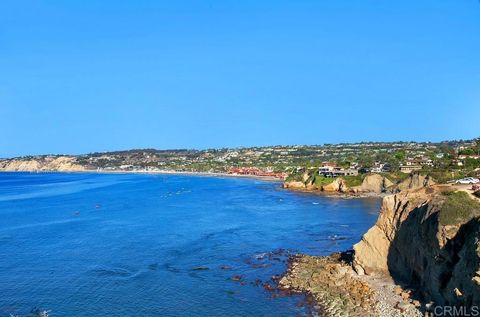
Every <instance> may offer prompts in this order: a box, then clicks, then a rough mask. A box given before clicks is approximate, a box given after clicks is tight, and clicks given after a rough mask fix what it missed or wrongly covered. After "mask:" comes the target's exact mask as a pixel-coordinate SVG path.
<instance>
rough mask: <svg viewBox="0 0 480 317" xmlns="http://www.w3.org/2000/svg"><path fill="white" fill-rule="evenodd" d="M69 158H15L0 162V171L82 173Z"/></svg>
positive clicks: (79, 167)
mask: <svg viewBox="0 0 480 317" xmlns="http://www.w3.org/2000/svg"><path fill="white" fill-rule="evenodd" d="M83 170H85V167H83V166H82V165H80V164H78V162H77V159H76V158H75V157H71V156H46V157H38V158H16V159H6V160H0V171H4V172H41V171H59V172H65V171H83Z"/></svg>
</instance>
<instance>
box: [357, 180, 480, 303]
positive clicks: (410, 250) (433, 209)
mask: <svg viewBox="0 0 480 317" xmlns="http://www.w3.org/2000/svg"><path fill="white" fill-rule="evenodd" d="M451 188H452V187H451V186H443V187H442V186H433V187H421V188H418V189H413V190H404V191H401V192H400V193H398V194H395V195H390V196H387V197H385V198H384V200H383V205H382V208H381V212H380V215H379V218H378V220H377V222H376V224H375V225H374V226H373V227H372V228H371V229H370V230H369V231H368V232H367V233H366V234H365V235H364V236H363V238H362V240H361V241H360V242H359V243H358V244H356V245H355V246H354V250H355V256H354V261H353V267H354V268H355V270H356V271H357V272H359V273H367V274H388V275H390V276H391V277H393V279H394V280H395V281H396V282H397V283H399V284H401V285H404V286H407V287H411V288H414V289H416V290H418V294H419V297H420V298H419V299H421V300H423V301H427V302H428V301H434V302H435V303H436V304H439V305H461V306H471V305H480V242H479V239H480V218H479V216H480V201H478V200H477V199H476V198H474V196H473V195H470V194H468V193H467V192H465V191H457V192H455V191H452V189H451Z"/></svg>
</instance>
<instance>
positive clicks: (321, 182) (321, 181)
mask: <svg viewBox="0 0 480 317" xmlns="http://www.w3.org/2000/svg"><path fill="white" fill-rule="evenodd" d="M334 180H335V178H334V177H324V176H322V175H315V180H314V182H313V183H314V185H315V187H316V188H321V187H322V186H325V185H328V184H331V183H333V181H334Z"/></svg>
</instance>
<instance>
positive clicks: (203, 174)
mask: <svg viewBox="0 0 480 317" xmlns="http://www.w3.org/2000/svg"><path fill="white" fill-rule="evenodd" d="M0 173H32V174H35V173H76V174H81V173H86V174H88V173H90V174H144V175H186V176H197V177H231V178H249V179H257V180H262V181H268V182H278V183H281V182H283V180H282V179H279V178H276V177H272V176H258V175H243V174H229V173H212V172H186V171H185V172H183V171H169V170H159V171H148V170H143V171H142V170H140V171H119V170H63V171H58V170H45V171H5V170H0Z"/></svg>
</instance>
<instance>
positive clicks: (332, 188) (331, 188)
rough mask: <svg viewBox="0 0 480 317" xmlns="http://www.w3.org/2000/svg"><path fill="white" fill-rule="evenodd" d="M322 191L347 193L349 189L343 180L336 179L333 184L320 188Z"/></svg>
mask: <svg viewBox="0 0 480 317" xmlns="http://www.w3.org/2000/svg"><path fill="white" fill-rule="evenodd" d="M322 190H323V191H325V192H340V193H346V192H348V190H349V188H348V186H347V184H346V183H345V181H344V180H343V178H341V177H337V178H335V180H334V181H333V182H331V183H330V184H327V185H324V186H322Z"/></svg>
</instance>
